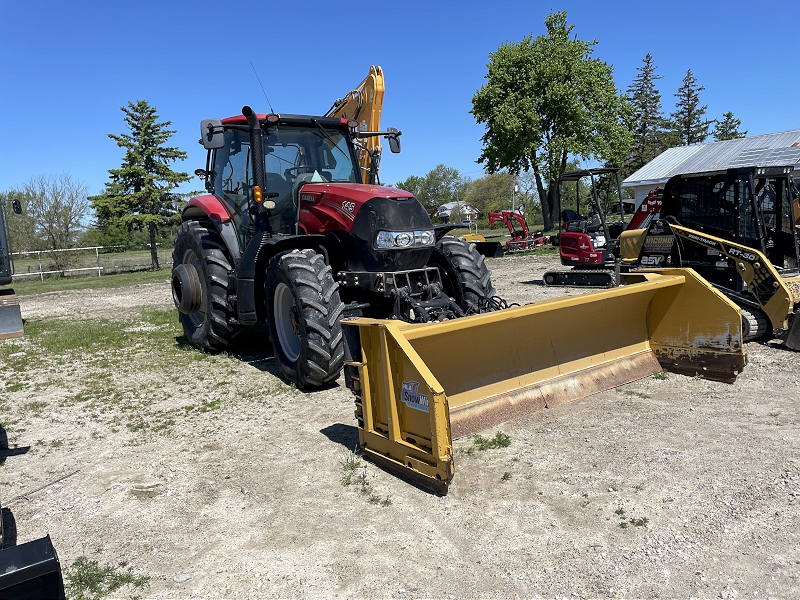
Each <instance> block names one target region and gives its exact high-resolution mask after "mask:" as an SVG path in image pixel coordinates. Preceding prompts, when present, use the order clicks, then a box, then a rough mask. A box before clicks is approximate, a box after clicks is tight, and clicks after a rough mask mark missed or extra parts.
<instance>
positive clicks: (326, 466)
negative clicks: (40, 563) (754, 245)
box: [0, 255, 800, 599]
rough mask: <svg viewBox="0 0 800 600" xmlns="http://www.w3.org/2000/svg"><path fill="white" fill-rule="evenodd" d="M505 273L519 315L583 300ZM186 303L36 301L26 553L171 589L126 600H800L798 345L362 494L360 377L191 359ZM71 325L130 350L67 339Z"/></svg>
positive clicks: (758, 348)
mask: <svg viewBox="0 0 800 600" xmlns="http://www.w3.org/2000/svg"><path fill="white" fill-rule="evenodd" d="M488 262H489V265H490V268H491V269H492V270H493V281H494V283H495V286H496V287H497V289H498V292H499V293H500V295H502V296H504V297H505V298H507V299H508V300H509V301H511V302H531V301H535V300H539V299H542V298H545V297H552V296H553V295H554V294H556V295H558V294H563V293H572V294H574V293H577V292H576V291H574V290H551V289H550V290H548V289H545V288H543V287H542V286H541V276H542V273H543V272H544V270H545V269H546V268H548V267H551V266H553V265H554V264H555V260H554V258H553V257H552V256H550V257H547V256H541V255H528V256H517V257H510V258H503V259H491V260H489V261H488ZM170 307H171V296H170V293H169V287H168V282H166V281H165V282H163V283H153V284H146V285H141V286H136V287H129V288H122V289H111V290H99V291H75V292H65V293H54V294H43V295H40V296H29V297H24V298H22V311H23V316H24V317H25V318H26V320H27V327H28V330H29V332H30V333H29V335H28V337H26V338H25V339H24V340H22V341H14V342H6V346H5V349H3V347H2V346H0V373H2V377H0V380H2V381H0V414H2V419H0V420H1V421H2V423H3V427H4V430H5V433H4V434H3V435H7V437H8V443H9V446H10V447H11V451H10V452H7V453H6V454H8V455H9V456H8V457H7V459H6V460H5V461H4V464H2V465H1V466H0V500H2V501H3V505H4V506H7V507H8V510H7V511H6V517H7V522H8V521H10V522H11V523H12V524H13V525H14V527H15V529H16V533H15V537H16V541H17V542H19V543H22V542H24V541H27V540H30V539H34V538H37V537H41V536H43V535H45V534H47V533H49V534H50V536H51V537H52V538H53V542H54V545H55V546H56V548H57V550H58V552H59V555H60V557H61V560H62V563H63V564H66V565H69V564H71V563H72V562H73V561H74V560H75V559H76V558H77V557H78V556H81V555H85V556H88V557H90V558H92V559H95V560H99V561H100V562H101V563H109V564H117V563H120V562H121V561H125V562H126V564H127V565H129V566H130V567H131V568H132V569H133V571H134V573H136V574H144V575H147V576H149V577H150V582H149V585H148V587H146V588H145V589H144V590H130V589H128V590H125V589H123V590H120V591H119V592H118V594H120V595H121V597H124V596H125V594H128V593H130V594H139V595H141V596H142V597H147V598H209V599H210V598H284V597H293V598H332V597H339V598H376V597H380V598H402V599H406V598H408V599H411V598H475V597H482V598H514V597H544V598H554V597H558V598H565V597H566V598H589V597H604V598H605V597H628V598H630V597H642V598H689V597H698V598H717V597H720V598H736V597H739V598H789V597H799V596H800V593H799V592H798V589H800V582H798V576H800V549H799V548H798V542H799V541H800V540H799V539H798V535H800V522H799V521H800V519H799V518H798V499H799V498H800V444H799V443H798V441H799V435H800V425H799V424H798V422H799V420H798V408H797V398H798V392H800V381H798V380H800V375H799V374H798V369H797V365H798V357H797V355H795V354H793V353H791V352H788V351H785V350H784V349H782V348H781V347H779V346H778V345H770V344H759V343H749V344H747V351H748V355H749V361H750V362H749V364H748V366H747V367H746V368H745V370H744V372H743V373H742V374H741V375H740V376H739V378H738V379H737V381H736V382H735V383H734V384H723V383H717V382H712V381H707V380H704V379H698V378H691V377H684V376H679V375H673V374H670V375H669V376H668V377H666V378H664V379H659V378H657V377H649V378H647V379H644V380H641V381H638V382H635V383H632V384H628V385H626V386H622V387H621V388H617V389H615V390H611V391H607V392H602V393H599V394H595V395H593V396H590V397H587V398H583V399H580V400H576V401H573V402H570V403H568V404H565V405H561V406H559V407H557V408H555V409H550V410H544V411H540V412H538V413H535V414H532V415H530V416H528V417H525V418H522V419H519V420H516V421H513V422H509V423H506V424H504V425H502V426H501V427H500V428H499V430H501V431H502V432H504V433H505V434H507V435H508V436H510V439H511V444H510V445H509V446H508V447H505V448H499V449H494V450H487V451H476V450H475V448H474V447H473V443H474V442H473V440H472V439H462V440H458V441H456V458H455V460H456V476H455V479H454V482H453V484H452V486H451V488H450V493H449V494H448V495H447V496H446V497H436V496H434V495H431V494H428V493H426V492H424V491H421V490H419V489H417V488H414V487H412V486H410V485H408V484H407V483H405V482H403V481H402V480H400V479H397V478H395V477H394V476H392V475H391V474H389V473H386V472H384V471H381V470H380V469H378V468H376V467H375V466H374V465H371V464H364V465H363V466H362V467H360V468H358V469H356V470H355V473H356V474H358V476H361V475H363V478H362V477H359V478H358V479H357V480H356V483H353V484H352V485H349V486H345V485H343V484H342V478H343V476H344V475H345V474H346V471H345V469H344V468H343V464H344V463H346V462H347V461H348V460H352V458H353V457H352V455H350V454H349V450H350V449H352V448H353V447H354V445H355V444H356V441H357V434H356V430H355V421H354V418H353V400H352V397H351V395H350V393H349V391H348V390H347V389H346V388H345V387H344V386H343V382H342V381H340V382H339V383H338V384H337V385H335V386H332V387H331V388H329V389H325V390H322V391H317V392H313V393H303V392H300V391H297V390H295V389H293V388H292V387H291V386H287V385H286V384H285V383H284V382H283V381H282V380H281V379H280V378H279V376H278V374H277V368H276V366H275V365H274V361H273V360H272V359H271V357H270V354H269V352H264V351H260V350H259V347H261V346H263V345H264V343H263V341H262V340H263V333H261V332H255V333H254V334H253V335H251V336H250V339H249V341H248V344H249V345H246V346H244V347H243V348H242V349H241V350H240V351H239V352H237V353H233V354H230V355H228V354H224V355H219V356H210V355H205V354H202V353H199V352H196V351H193V350H191V349H186V348H185V347H183V346H181V345H180V343H179V341H176V338H177V337H179V335H180V332H179V330H178V329H177V327H176V326H175V324H174V321H175V318H174V315H173V314H171V313H168V312H166V311H167V310H168V309H170ZM143 309H144V310H145V311H146V312H142V311H143ZM74 321H80V323H81V326H83V327H85V328H86V330H87V331H89V332H91V330H98V331H101V332H106V331H107V332H110V334H113V335H114V336H117V337H115V338H114V339H113V341H111V342H109V343H105V344H102V343H101V344H95V345H94V346H89V347H85V346H84V347H77V348H74V347H73V348H66V349H61V348H59V347H58V346H57V345H56V343H55V341H52V340H56V339H60V338H58V331H60V329H59V327H66V326H70V325H71V324H74ZM48 336H49V337H48ZM48 340H50V341H48ZM0 433H3V430H0ZM494 433H495V431H494V430H492V431H489V432H485V433H484V435H486V436H487V437H490V436H492V435H494ZM76 470H77V473H74V474H72V473H73V472H75V471H76ZM70 474H72V475H70ZM65 475H70V476H69V477H67V478H66V479H63V480H61V481H58V482H56V483H54V484H52V485H49V486H47V487H45V488H44V489H42V490H40V491H35V492H33V493H29V492H31V490H36V489H37V488H40V487H41V486H44V485H46V484H48V483H49V482H52V481H54V480H57V479H59V478H60V477H63V476H65Z"/></svg>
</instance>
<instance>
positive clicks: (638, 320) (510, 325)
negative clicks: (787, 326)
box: [342, 269, 746, 494]
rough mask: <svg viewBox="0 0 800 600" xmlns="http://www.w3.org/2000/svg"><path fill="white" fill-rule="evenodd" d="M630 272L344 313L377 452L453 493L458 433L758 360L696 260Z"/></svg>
mask: <svg viewBox="0 0 800 600" xmlns="http://www.w3.org/2000/svg"><path fill="white" fill-rule="evenodd" d="M625 279H626V280H627V281H625V282H624V283H625V284H626V285H622V286H620V287H617V288H613V289H610V290H604V291H600V292H595V293H591V294H586V295H582V296H577V297H565V298H558V299H554V300H547V301H544V302H538V303H536V304H529V305H526V306H521V307H518V308H510V309H506V310H502V311H498V312H493V313H487V314H482V315H475V316H471V317H465V318H463V319H455V320H452V321H446V322H442V323H427V324H411V323H403V322H399V321H386V320H375V319H360V318H359V319H352V320H343V321H342V326H343V329H344V336H345V342H346V343H345V346H346V351H345V352H346V354H345V357H346V358H345V378H346V382H347V386H348V387H349V388H350V389H351V390H352V392H353V393H354V395H355V404H356V418H357V420H358V428H359V442H360V444H361V449H362V452H363V454H364V456H365V458H368V459H370V460H373V461H374V462H376V463H378V464H380V465H381V466H383V467H385V468H387V469H390V470H392V471H395V472H397V473H398V474H399V475H400V476H402V477H404V478H406V479H409V480H411V481H413V482H415V483H417V484H419V485H421V486H422V487H425V488H428V489H430V490H433V491H434V492H436V493H439V494H445V493H447V488H448V485H449V483H450V481H451V480H452V478H453V473H454V463H453V443H452V440H453V439H455V438H459V437H462V436H466V435H469V434H471V433H474V432H477V431H480V430H482V429H486V428H489V427H493V426H495V425H497V424H499V423H502V422H504V421H507V420H509V419H513V418H516V417H520V416H522V415H525V414H528V413H530V412H533V411H535V410H539V409H542V408H548V407H553V406H557V405H559V404H562V403H564V402H567V401H569V400H573V399H576V398H582V397H584V396H588V395H589V394H593V393H595V392H599V391H602V390H607V389H611V388H613V387H616V386H618V385H622V384H624V383H628V382H631V381H634V380H636V379H640V378H642V377H646V376H648V375H651V374H653V373H656V372H658V371H659V370H661V368H662V367H663V368H666V369H669V370H676V371H679V372H689V371H690V370H691V373H692V374H694V373H695V372H697V373H701V374H703V375H704V376H706V377H709V378H711V377H713V378H716V379H723V380H730V381H732V380H733V379H735V377H736V375H737V374H738V372H740V371H741V370H742V368H743V367H744V365H745V362H746V361H745V354H744V350H743V348H742V344H741V328H742V323H741V313H740V311H739V309H738V307H737V306H736V305H735V304H733V303H732V302H731V301H730V300H728V299H727V298H726V297H725V296H723V295H722V294H720V293H719V292H717V291H716V290H715V289H714V288H713V287H711V286H709V285H707V284H705V283H704V282H703V281H702V280H701V279H700V278H699V277H698V276H697V275H696V274H695V273H694V272H693V271H691V270H690V269H671V270H670V271H669V274H660V273H656V272H637V273H636V274H633V275H627V276H625ZM692 369H693V370H692Z"/></svg>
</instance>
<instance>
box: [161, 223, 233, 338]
mask: <svg viewBox="0 0 800 600" xmlns="http://www.w3.org/2000/svg"><path fill="white" fill-rule="evenodd" d="M181 264H187V265H194V267H195V269H196V270H197V275H198V276H199V278H200V287H201V289H202V294H201V299H200V307H199V310H197V311H196V312H192V313H189V314H184V313H182V312H179V313H178V319H179V320H180V322H181V325H183V333H184V335H186V337H187V339H188V340H189V343H191V345H192V346H194V347H196V348H199V349H200V350H207V351H211V352H219V351H221V350H224V349H226V348H227V347H228V345H229V344H230V343H231V342H232V341H233V339H234V338H235V337H236V336H237V335H238V334H239V333H240V332H241V330H242V326H241V325H239V324H238V323H235V321H234V312H233V309H232V308H231V305H230V303H229V301H228V300H229V295H230V290H229V285H228V272H229V271H232V270H233V267H232V265H231V260H230V258H229V257H228V253H227V250H226V248H225V244H224V243H223V241H222V238H221V237H220V236H219V234H218V233H217V232H216V230H215V229H214V226H213V225H212V224H211V223H209V222H206V221H186V222H185V223H183V224H182V225H181V227H180V229H179V230H178V236H177V238H175V249H174V250H173V251H172V268H173V269H175V268H176V267H177V266H178V265H181Z"/></svg>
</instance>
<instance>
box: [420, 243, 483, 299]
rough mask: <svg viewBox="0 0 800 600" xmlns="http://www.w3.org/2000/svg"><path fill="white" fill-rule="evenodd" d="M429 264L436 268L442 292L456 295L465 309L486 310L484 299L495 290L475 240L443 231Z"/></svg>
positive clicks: (454, 296)
mask: <svg viewBox="0 0 800 600" xmlns="http://www.w3.org/2000/svg"><path fill="white" fill-rule="evenodd" d="M429 264H430V266H435V267H438V268H439V271H440V272H441V274H442V283H443V284H444V293H445V294H447V295H448V296H450V297H451V298H453V299H455V301H456V304H458V305H459V306H460V307H461V309H462V310H463V311H464V312H467V313H469V314H474V313H478V312H480V311H481V310H485V309H486V307H487V306H488V302H487V301H488V300H489V299H491V298H492V296H494V295H496V294H497V292H496V291H495V289H494V287H493V286H492V272H491V271H490V270H489V269H488V268H487V267H486V258H485V257H484V256H483V255H482V254H481V253H479V252H478V250H477V249H476V248H475V244H470V243H469V242H466V241H464V240H460V239H458V238H456V237H454V236H452V235H446V236H444V237H442V239H441V240H439V241H438V242H437V243H436V249H435V250H434V251H433V255H432V256H431V261H430V263H429Z"/></svg>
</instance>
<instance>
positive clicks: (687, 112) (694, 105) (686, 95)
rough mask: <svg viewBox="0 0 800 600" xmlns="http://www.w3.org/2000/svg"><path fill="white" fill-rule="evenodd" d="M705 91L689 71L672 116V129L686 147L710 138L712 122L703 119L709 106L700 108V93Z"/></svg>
mask: <svg viewBox="0 0 800 600" xmlns="http://www.w3.org/2000/svg"><path fill="white" fill-rule="evenodd" d="M704 89H706V88H704V87H702V86H698V85H697V78H696V77H695V76H694V75H693V74H692V70H691V69H689V70H688V71H686V76H685V77H684V78H683V85H682V86H681V87H680V88H678V93H677V94H675V97H676V98H677V99H678V102H677V103H676V104H675V112H674V113H672V115H671V117H672V128H673V130H674V131H675V132H676V133H677V135H678V136H679V137H680V141H681V143H682V144H683V145H684V146H690V145H691V144H700V143H702V142H704V141H706V138H707V137H708V130H709V128H710V126H711V122H710V121H709V120H707V119H704V118H703V117H704V116H705V114H706V110H707V109H708V105H707V104H704V105H703V106H700V92H702V91H703V90H704Z"/></svg>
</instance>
